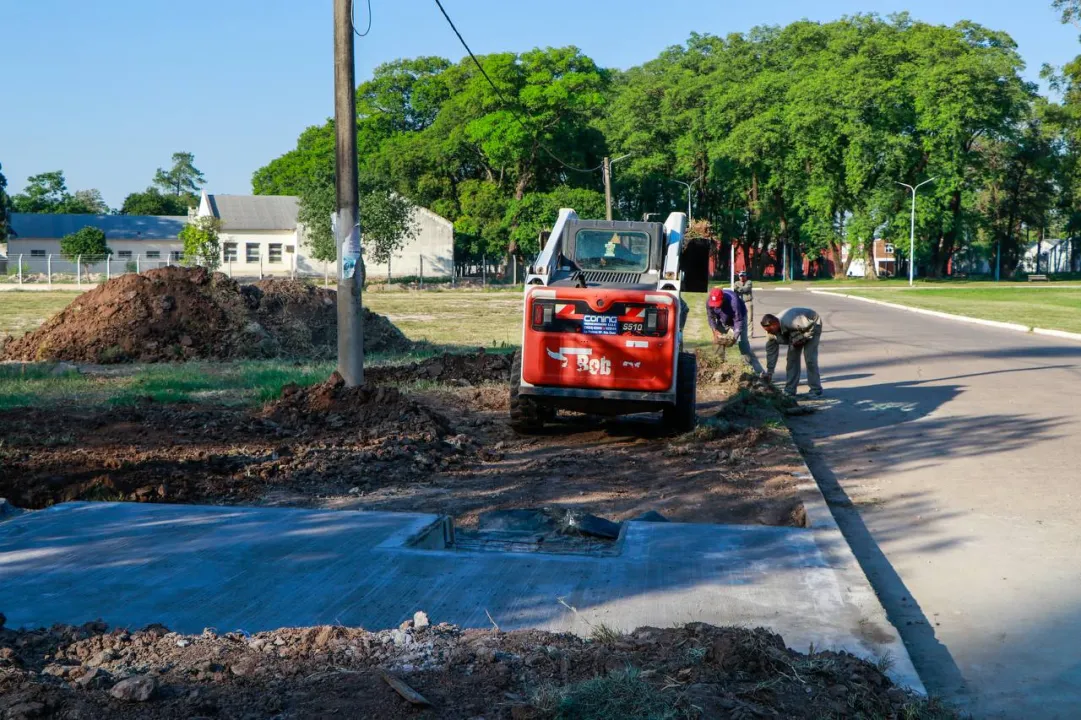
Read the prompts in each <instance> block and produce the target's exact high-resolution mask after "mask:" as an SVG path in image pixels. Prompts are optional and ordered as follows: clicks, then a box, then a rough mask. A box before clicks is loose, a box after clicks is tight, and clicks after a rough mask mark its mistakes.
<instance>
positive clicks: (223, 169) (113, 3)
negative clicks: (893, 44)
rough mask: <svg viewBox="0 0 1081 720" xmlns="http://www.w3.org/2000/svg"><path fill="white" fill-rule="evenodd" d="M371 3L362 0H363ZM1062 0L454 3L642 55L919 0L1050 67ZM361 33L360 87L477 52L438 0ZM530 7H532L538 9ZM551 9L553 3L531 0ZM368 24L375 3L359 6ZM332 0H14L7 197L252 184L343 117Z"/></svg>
mask: <svg viewBox="0 0 1081 720" xmlns="http://www.w3.org/2000/svg"><path fill="white" fill-rule="evenodd" d="M359 2H361V0H358V3H359ZM1050 4H1051V0H909V1H908V2H901V1H900V0H896V1H888V0H818V2H814V3H810V2H805V1H798V0H766V1H762V2H746V1H741V2H735V1H728V0H725V1H722V0H660V1H658V0H653V1H651V2H647V1H646V0H545V2H543V3H538V2H525V0H444V5H445V6H446V7H447V10H448V12H450V14H451V17H453V18H454V20H455V22H456V23H457V24H458V26H459V29H460V30H461V31H462V33H463V35H465V37H466V40H467V41H469V42H470V44H471V45H472V46H473V49H474V50H475V51H476V52H478V53H487V52H495V51H502V50H517V51H521V50H526V49H529V48H532V47H537V46H542V47H543V46H561V45H568V44H573V45H577V46H578V47H580V48H582V50H583V51H585V52H586V53H587V54H589V55H590V56H592V57H593V58H594V59H595V60H597V62H599V63H600V64H602V65H604V66H607V67H618V68H626V67H630V66H632V65H636V64H639V63H641V62H644V61H646V60H649V59H651V58H653V57H655V56H656V55H657V53H658V52H659V51H660V50H661V49H663V48H665V47H667V46H669V45H673V44H676V43H680V42H682V41H684V40H685V39H686V38H687V36H688V35H689V34H690V33H691V32H692V31H697V32H703V33H707V32H708V33H714V34H726V33H729V32H741V31H745V30H748V29H749V28H751V27H753V26H755V25H772V24H785V23H788V22H791V21H793V20H798V19H801V18H808V19H812V20H832V19H836V18H838V17H841V16H843V15H851V14H855V13H861V12H862V13H871V12H873V13H878V14H880V15H888V14H890V13H893V12H897V11H901V10H907V11H909V12H910V13H912V15H913V16H914V17H915V18H917V19H920V20H924V21H927V22H935V23H946V24H952V23H953V22H956V21H957V20H960V19H971V20H975V21H977V22H980V23H983V24H984V25H987V26H989V27H992V28H995V29H1000V30H1005V31H1007V32H1009V33H1010V34H1011V35H1012V36H1013V38H1014V39H1015V40H1016V41H1017V43H1018V45H1019V46H1020V50H1021V54H1022V56H1023V57H1024V58H1025V60H1026V62H1027V63H1028V70H1027V75H1028V76H1029V77H1030V78H1031V79H1033V80H1035V79H1036V78H1037V76H1038V73H1039V69H1040V66H1041V65H1042V64H1043V63H1051V64H1053V65H1061V64H1063V63H1065V62H1067V61H1069V60H1070V59H1072V58H1073V57H1074V56H1075V55H1077V54H1079V53H1081V44H1079V42H1078V31H1077V30H1076V29H1075V28H1072V27H1064V26H1062V25H1060V24H1059V22H1058V18H1057V16H1056V15H1055V13H1054V12H1053V11H1052V10H1051V8H1050ZM372 5H373V10H374V24H373V28H372V31H371V34H370V35H369V36H368V37H366V38H363V39H358V41H357V78H358V82H359V81H363V80H364V79H365V78H367V77H369V76H370V74H371V71H372V69H373V68H374V67H375V66H376V65H378V64H379V63H382V62H386V61H389V60H394V59H396V58H400V57H414V56H417V55H442V56H445V57H450V58H452V59H455V60H457V59H458V58H460V57H461V56H462V55H463V54H464V53H463V52H462V51H461V49H460V47H459V46H458V44H457V40H456V39H455V37H454V36H453V35H452V34H451V32H450V29H449V28H448V27H447V26H446V24H445V22H444V20H443V18H442V16H440V15H439V12H438V9H437V8H436V6H435V3H434V2H433V1H432V0H389V1H388V0H372ZM527 7H528V8H531V9H529V10H526V9H525V8H527ZM538 7H539V8H543V10H537V9H532V8H538ZM357 11H358V15H359V17H358V24H363V20H362V18H363V17H364V14H365V12H366V5H359V4H358V7H357ZM331 15H332V13H331V2H330V0H215V1H214V2H211V1H210V0H186V2H183V3H165V2H161V0H102V1H101V2H87V1H86V0H78V1H77V0H0V68H3V76H4V83H3V86H2V89H0V163H2V164H3V172H4V174H5V175H6V176H7V178H8V190H9V192H19V191H21V190H22V188H23V187H24V185H25V183H26V178H27V176H29V175H33V174H35V173H38V172H43V171H47V170H56V169H63V170H64V171H65V174H66V176H67V180H68V187H69V189H71V190H72V191H74V190H79V189H85V188H91V187H96V188H99V189H100V190H101V191H102V193H104V195H105V199H106V201H107V202H108V203H109V204H110V205H112V206H119V205H120V203H121V202H122V201H123V198H124V196H125V195H126V194H127V193H129V192H133V191H137V190H142V189H143V188H145V187H146V186H147V185H148V184H149V183H150V180H151V178H152V177H153V175H154V170H155V169H156V168H157V167H159V166H163V165H166V164H167V163H168V160H169V156H170V155H171V154H172V153H173V152H174V151H178V150H185V151H191V152H194V153H195V158H196V165H197V166H198V167H199V168H200V169H201V170H202V171H203V172H204V173H205V174H206V178H207V189H208V190H209V191H211V192H219V193H247V192H250V191H251V183H250V180H251V174H252V172H253V171H254V170H255V169H257V168H258V167H260V166H262V165H264V164H266V163H267V162H268V161H269V160H271V159H273V158H274V157H277V156H278V155H280V154H281V153H283V152H285V151H286V150H289V149H290V148H292V147H293V146H294V143H295V141H296V138H297V135H299V134H300V132H301V130H303V129H304V128H305V127H306V126H308V125H312V124H315V123H319V122H322V121H323V120H324V119H325V118H326V117H328V116H329V115H331V114H332V112H333V111H332V93H333V66H332V62H331V49H332V48H331V43H332V36H331V31H332V16H331Z"/></svg>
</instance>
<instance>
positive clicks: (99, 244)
mask: <svg viewBox="0 0 1081 720" xmlns="http://www.w3.org/2000/svg"><path fill="white" fill-rule="evenodd" d="M60 253H61V254H62V255H63V256H64V257H65V258H66V259H68V260H75V259H76V258H78V257H80V256H81V257H82V263H83V265H84V266H87V267H89V266H90V265H92V264H93V263H94V262H95V261H98V260H101V258H102V257H104V256H105V255H112V254H113V251H112V250H110V249H109V248H108V246H107V245H106V244H105V231H104V230H102V229H100V228H96V227H90V226H89V225H88V226H86V227H84V228H82V229H80V230H76V231H75V232H73V233H71V234H70V235H65V236H64V237H62V238H61V239H60Z"/></svg>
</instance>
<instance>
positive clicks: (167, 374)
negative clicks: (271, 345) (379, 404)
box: [0, 360, 334, 410]
mask: <svg viewBox="0 0 1081 720" xmlns="http://www.w3.org/2000/svg"><path fill="white" fill-rule="evenodd" d="M333 369H334V368H333V364H332V363H307V364H299V365H297V364H293V363H288V362H280V361H273V360H271V361H250V362H238V363H202V362H194V363H185V364H183V365H181V364H176V365H149V366H139V367H123V366H119V367H116V368H115V372H110V373H109V374H105V375H102V374H87V375H83V374H79V373H77V372H69V373H63V374H59V375H57V374H54V371H53V369H52V368H51V367H50V366H46V365H31V366H22V365H5V366H0V410H7V409H11V408H15V407H25V406H27V405H34V406H37V407H42V406H49V405H53V406H60V405H76V404H77V405H80V406H89V405H103V404H106V405H131V404H135V403H139V402H143V401H144V400H146V399H148V398H149V399H152V400H154V401H155V402H159V403H183V402H192V401H200V402H213V403H219V404H224V405H258V404H261V403H263V402H266V401H267V400H270V399H272V398H275V397H277V396H279V395H280V394H281V390H282V388H283V387H284V386H285V385H288V384H289V383H294V382H295V383H297V384H299V385H311V384H314V383H317V382H321V381H323V380H325V379H326V378H327V377H328V376H329V375H330V373H331V372H333Z"/></svg>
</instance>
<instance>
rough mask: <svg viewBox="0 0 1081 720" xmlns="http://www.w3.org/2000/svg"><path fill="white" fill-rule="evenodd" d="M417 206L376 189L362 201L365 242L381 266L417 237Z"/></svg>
mask: <svg viewBox="0 0 1081 720" xmlns="http://www.w3.org/2000/svg"><path fill="white" fill-rule="evenodd" d="M414 212H415V209H414V207H413V203H411V202H409V200H408V199H406V198H404V197H402V196H401V195H399V194H397V193H394V192H387V191H386V190H373V191H371V192H368V193H366V194H365V195H362V196H361V198H360V213H361V214H360V219H361V241H362V242H363V244H364V250H365V252H367V254H368V257H369V258H370V259H371V260H372V261H373V262H375V263H377V264H380V265H382V264H386V265H387V274H388V275H389V274H390V260H391V258H392V257H394V253H396V252H398V251H399V250H401V249H402V247H404V246H405V244H406V243H408V242H411V241H413V240H415V239H416V237H417V230H418V228H417V223H416V220H415V218H414Z"/></svg>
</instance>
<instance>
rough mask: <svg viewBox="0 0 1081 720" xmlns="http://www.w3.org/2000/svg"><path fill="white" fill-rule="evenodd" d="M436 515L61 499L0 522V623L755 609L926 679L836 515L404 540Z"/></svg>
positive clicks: (581, 618) (745, 619)
mask: <svg viewBox="0 0 1081 720" xmlns="http://www.w3.org/2000/svg"><path fill="white" fill-rule="evenodd" d="M437 520H438V518H437V517H436V516H433V515H421V514H406V513H362V512H343V511H312V510H289V509H265V508H235V507H231V508H227V507H199V506H177V505H144V504H126V503H68V504H64V505H59V506H56V507H54V508H52V509H49V510H45V511H41V512H36V513H30V514H28V515H25V516H22V517H19V518H16V519H14V520H12V521H9V522H6V523H3V524H0V609H2V610H3V612H4V613H5V614H6V615H7V617H8V625H9V626H11V627H19V626H25V627H33V626H45V625H49V624H51V623H57V622H62V623H81V622H85V621H87V620H93V619H96V618H102V619H104V620H105V621H106V622H108V623H110V624H112V625H121V626H130V627H138V626H142V625H146V624H149V623H155V622H159V623H163V624H164V625H166V626H168V627H170V628H172V629H174V630H177V631H181V632H186V633H195V632H200V631H202V629H203V628H205V627H213V628H216V629H217V630H219V631H222V632H224V631H229V630H237V629H242V630H246V631H248V632H255V631H259V630H267V629H271V628H277V627H283V626H306V625H317V624H343V625H353V626H361V627H365V628H369V629H382V628H388V627H396V626H397V625H398V624H399V623H401V622H402V621H403V620H405V619H406V618H410V617H412V615H413V612H414V611H416V610H424V611H426V612H427V613H428V615H429V616H430V617H431V618H432V621H433V622H449V623H454V624H457V625H461V626H463V627H490V626H491V621H490V620H489V619H488V615H489V614H490V615H491V617H492V618H493V619H494V620H495V621H496V622H497V623H498V624H499V627H500V628H502V629H504V630H509V629H516V628H527V627H535V628H542V629H548V630H555V631H571V632H578V633H581V634H588V633H589V631H590V627H591V625H596V624H599V623H605V624H607V625H608V626H610V627H613V628H616V629H620V630H631V629H634V628H635V627H639V626H644V625H652V626H659V627H666V626H672V625H677V624H683V623H687V622H692V621H702V622H707V623H713V624H716V625H743V626H752V627H753V626H765V627H769V628H772V629H773V630H775V631H776V632H778V633H780V634H781V635H782V636H783V637H784V639H785V641H786V642H787V643H788V645H789V646H790V647H793V648H795V649H798V650H802V651H806V650H807V648H808V647H809V646H810V645H811V644H812V643H814V645H815V646H816V647H818V648H823V649H827V648H835V649H842V648H843V649H846V650H849V651H851V652H853V653H856V654H859V655H862V656H865V657H875V656H882V655H884V654H885V653H890V655H892V657H893V658H894V661H895V663H894V668H893V671H892V672H893V675H894V677H895V678H896V679H897V680H898V681H900V682H902V683H903V684H905V685H909V686H912V687H914V688H916V689H922V685H921V684H920V682H919V679H918V678H917V677H916V675H915V672H914V671H913V669H912V665H911V662H910V661H909V659H908V654H907V653H906V651H905V649H904V646H903V644H902V643H901V641H900V638H899V637H898V634H897V632H896V631H895V630H894V628H893V627H892V626H891V625H890V624H889V622H888V621H887V620H886V618H885V613H884V611H883V610H882V607H881V605H880V604H879V603H878V600H877V599H876V598H875V596H874V594H873V592H872V591H871V589H870V586H869V585H868V583H867V580H866V578H865V577H864V576H863V574H862V573H861V571H860V570H859V568H858V566H857V565H856V563H855V562H854V558H853V557H852V555H851V553H850V551H849V549H848V546H847V545H846V544H845V543H844V540H843V538H842V537H841V536H840V533H839V531H837V529H836V528H835V527H828V526H827V527H823V528H820V529H796V528H768V527H740V526H723V525H686V524H677V523H628V524H627V527H626V530H625V532H624V534H623V537H622V538H621V540H620V541H619V542H620V547H619V552H618V554H617V555H614V556H608V557H591V556H583V555H551V554H539V553H530V554H511V553H494V552H462V551H454V550H420V549H413V548H411V547H409V540H410V538H413V537H416V536H417V535H418V534H419V533H422V531H423V530H424V529H425V528H427V527H429V526H431V525H432V523H434V522H437ZM438 536H439V537H441V536H442V533H438ZM561 600H562V601H563V602H565V603H566V605H569V606H571V607H573V608H575V609H576V610H577V613H576V612H574V611H572V610H569V609H568V608H567V607H566V606H565V605H564V604H562V602H561Z"/></svg>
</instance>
